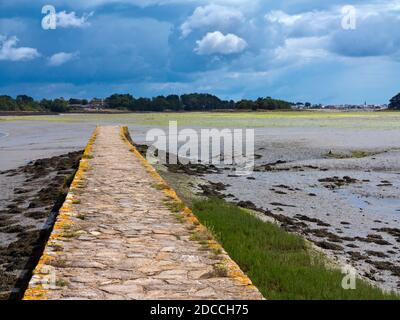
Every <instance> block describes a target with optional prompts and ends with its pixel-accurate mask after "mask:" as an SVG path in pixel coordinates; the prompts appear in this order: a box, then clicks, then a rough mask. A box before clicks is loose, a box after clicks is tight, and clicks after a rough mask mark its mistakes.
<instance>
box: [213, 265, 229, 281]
mask: <svg viewBox="0 0 400 320" xmlns="http://www.w3.org/2000/svg"><path fill="white" fill-rule="evenodd" d="M214 274H215V276H217V277H221V278H226V277H227V276H228V268H227V267H226V266H225V265H224V264H222V263H217V264H215V265H214Z"/></svg>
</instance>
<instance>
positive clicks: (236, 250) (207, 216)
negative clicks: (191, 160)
mask: <svg viewBox="0 0 400 320" xmlns="http://www.w3.org/2000/svg"><path fill="white" fill-rule="evenodd" d="M193 211H194V213H195V214H196V215H197V216H198V218H199V219H200V221H201V222H202V223H203V224H204V225H207V226H212V227H213V230H214V233H215V236H216V237H217V239H218V240H219V242H220V243H221V244H222V245H223V247H224V249H225V250H226V251H227V253H228V254H229V255H230V256H231V258H232V259H233V260H234V261H236V263H238V265H239V266H240V267H241V268H242V270H243V271H244V272H246V273H247V275H248V276H249V277H250V279H251V280H252V282H253V283H254V285H255V286H257V288H258V289H259V290H260V291H261V293H262V294H263V295H264V296H265V297H266V298H267V299H270V300H271V299H272V300H273V299H276V300H282V299H297V300H303V299H337V300H342V299H343V300H344V299H363V300H364V299H366V300H374V299H398V298H399V297H398V296H395V295H394V294H385V293H383V292H382V291H381V290H380V289H378V288H375V287H372V286H371V285H369V284H368V283H367V282H365V281H362V280H357V289H356V290H344V289H343V288H342V286H341V283H342V279H343V274H342V273H341V272H340V270H337V269H333V268H328V267H327V266H326V265H327V258H326V257H325V256H324V255H319V254H315V253H312V252H311V251H310V250H309V246H308V245H307V243H306V241H305V240H304V239H303V238H302V237H300V236H298V235H294V234H290V233H288V232H286V231H284V230H283V229H281V228H280V227H279V226H277V225H275V224H273V223H266V222H262V221H261V220H259V219H258V218H256V217H255V216H253V215H252V214H250V213H249V212H248V211H245V210H243V209H241V208H239V207H237V206H235V205H232V204H228V203H226V202H224V201H223V200H219V199H211V200H208V201H201V202H195V203H194V207H193ZM194 237H195V238H196V239H197V238H201V236H200V237H199V235H197V234H196V233H195V234H194Z"/></svg>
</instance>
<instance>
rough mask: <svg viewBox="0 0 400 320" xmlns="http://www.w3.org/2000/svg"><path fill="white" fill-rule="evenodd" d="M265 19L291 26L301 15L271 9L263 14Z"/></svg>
mask: <svg viewBox="0 0 400 320" xmlns="http://www.w3.org/2000/svg"><path fill="white" fill-rule="evenodd" d="M265 19H267V21H269V22H272V23H275V22H277V23H280V24H283V25H287V26H291V25H293V24H294V23H295V22H296V21H297V20H299V19H301V15H299V14H298V15H289V14H287V13H285V12H283V11H280V10H276V11H271V12H269V13H268V14H266V15H265Z"/></svg>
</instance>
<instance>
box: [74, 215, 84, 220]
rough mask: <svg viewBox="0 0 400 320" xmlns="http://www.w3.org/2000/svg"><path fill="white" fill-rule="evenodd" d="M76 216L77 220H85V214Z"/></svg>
mask: <svg viewBox="0 0 400 320" xmlns="http://www.w3.org/2000/svg"><path fill="white" fill-rule="evenodd" d="M76 217H77V218H78V219H79V220H85V219H86V218H85V216H84V215H83V214H78V215H77V216H76Z"/></svg>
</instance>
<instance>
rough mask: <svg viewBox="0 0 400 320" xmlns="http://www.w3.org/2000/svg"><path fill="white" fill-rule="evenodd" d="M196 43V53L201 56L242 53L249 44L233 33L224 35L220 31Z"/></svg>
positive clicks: (207, 35)
mask: <svg viewBox="0 0 400 320" xmlns="http://www.w3.org/2000/svg"><path fill="white" fill-rule="evenodd" d="M196 43H197V47H196V48H195V50H194V51H195V52H196V53H197V54H200V55H206V54H216V53H217V54H218V53H220V54H233V53H240V52H242V51H243V50H245V49H246V47H247V42H246V41H245V40H243V39H242V38H240V37H238V36H237V35H235V34H232V33H228V34H227V35H224V34H223V33H222V32H220V31H215V32H209V33H207V34H206V35H205V36H204V38H203V39H201V40H198V41H196Z"/></svg>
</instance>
